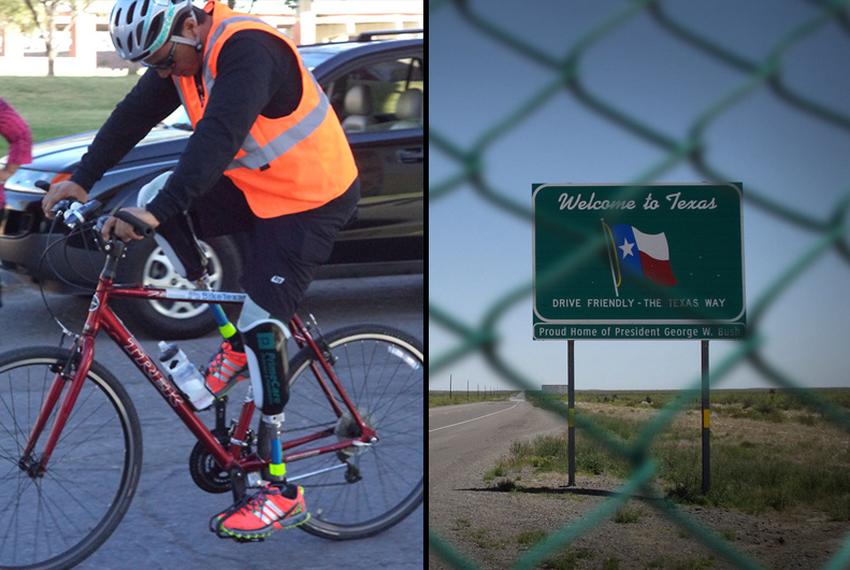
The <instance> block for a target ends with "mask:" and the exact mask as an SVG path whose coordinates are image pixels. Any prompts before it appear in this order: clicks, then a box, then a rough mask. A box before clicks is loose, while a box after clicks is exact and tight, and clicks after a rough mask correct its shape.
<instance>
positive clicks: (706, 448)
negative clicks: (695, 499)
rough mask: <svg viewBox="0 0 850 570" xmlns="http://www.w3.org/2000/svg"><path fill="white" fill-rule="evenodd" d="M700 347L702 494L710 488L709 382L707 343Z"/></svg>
mask: <svg viewBox="0 0 850 570" xmlns="http://www.w3.org/2000/svg"><path fill="white" fill-rule="evenodd" d="M700 344H701V345H702V494H703V495H707V494H708V491H709V489H710V488H711V401H710V394H711V380H710V375H709V371H708V341H707V340H703V341H701V343H700Z"/></svg>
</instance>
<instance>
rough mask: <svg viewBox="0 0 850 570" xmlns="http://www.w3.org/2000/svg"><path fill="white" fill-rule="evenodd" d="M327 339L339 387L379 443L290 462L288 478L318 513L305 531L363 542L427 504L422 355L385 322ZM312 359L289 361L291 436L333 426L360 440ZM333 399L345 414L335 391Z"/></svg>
mask: <svg viewBox="0 0 850 570" xmlns="http://www.w3.org/2000/svg"><path fill="white" fill-rule="evenodd" d="M325 341H326V342H327V343H328V345H329V346H330V350H331V353H332V354H333V356H334V357H335V359H336V362H335V363H334V367H333V368H334V371H335V373H336V375H337V377H338V378H339V380H340V383H341V384H342V386H343V388H344V389H345V391H346V392H347V394H348V396H349V398H350V399H351V401H352V402H353V403H354V405H355V407H356V408H357V410H358V412H359V414H360V415H361V417H362V418H363V419H364V420H365V422H366V423H367V424H368V425H370V426H372V427H373V428H374V429H375V430H377V432H378V437H379V441H378V442H377V443H375V444H374V445H371V446H364V447H351V448H346V449H345V450H343V451H342V452H339V453H326V454H322V455H318V456H315V457H311V458H309V459H303V460H299V461H296V462H290V463H289V464H288V465H287V470H288V473H287V477H288V478H289V479H290V480H291V481H293V482H295V483H296V484H298V485H302V486H303V487H304V490H305V495H304V496H305V499H306V502H307V509H308V510H309V511H310V513H311V514H312V518H311V520H310V521H309V522H308V523H306V524H304V525H302V526H300V527H299V528H301V529H303V530H305V531H307V532H309V533H311V534H315V535H317V536H321V537H323V538H329V539H333V540H348V539H356V538H363V537H367V536H371V535H373V534H376V533H378V532H381V531H383V530H385V529H387V528H389V527H391V526H392V525H394V524H396V523H398V522H399V521H401V520H402V519H404V518H405V517H406V516H407V515H409V514H410V513H411V512H412V511H413V510H415V509H416V508H417V507H418V506H419V505H420V503H421V502H422V498H423V488H424V485H423V478H424V472H425V469H424V460H425V452H424V415H423V407H424V406H423V402H424V400H423V398H424V390H425V382H424V378H423V373H424V362H423V350H422V345H421V344H420V343H419V341H418V340H416V339H414V338H413V337H411V336H409V335H407V334H405V333H403V332H401V331H398V330H395V329H391V328H389V327H383V326H378V325H363V326H354V327H349V328H344V329H340V330H337V331H334V332H331V333H330V334H327V335H325ZM313 359H314V355H313V353H312V352H311V351H310V350H309V349H304V350H302V351H300V352H299V353H298V354H297V355H296V356H295V357H294V358H293V359H292V361H291V363H290V371H291V376H290V400H289V403H288V404H287V405H286V410H285V413H286V420H285V422H284V431H285V433H286V437H287V439H290V438H291V437H299V436H300V435H305V434H306V433H312V432H316V431H318V429H319V428H320V427H334V428H335V432H336V434H337V437H338V438H339V439H343V438H345V439H347V438H351V437H356V436H357V435H359V433H358V430H357V426H356V424H355V423H354V422H353V421H351V418H350V416H349V414H348V413H347V412H346V413H345V414H344V415H343V417H342V418H337V417H336V415H335V414H334V412H333V410H332V408H331V407H330V405H329V404H328V401H327V398H326V396H325V394H324V392H323V391H322V390H321V388H320V387H319V385H318V383H317V382H316V381H315V378H314V377H313V372H312V370H311V369H310V366H309V365H310V363H311V362H312V361H313ZM323 375H324V373H323ZM326 383H327V384H328V386H329V387H330V388H331V390H332V391H333V388H332V386H330V382H329V381H327V380H326ZM334 398H335V400H336V401H337V402H338V404H339V406H340V407H341V408H342V409H343V410H345V405H344V403H343V402H342V400H341V399H340V398H339V396H337V395H336V394H335V393H334ZM299 432H300V433H299ZM293 451H297V450H293ZM343 459H344V460H346V461H347V463H344V462H343ZM348 465H350V466H351V467H348ZM331 468H333V469H331ZM322 470H325V471H324V472H322Z"/></svg>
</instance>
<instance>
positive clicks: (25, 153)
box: [0, 99, 32, 207]
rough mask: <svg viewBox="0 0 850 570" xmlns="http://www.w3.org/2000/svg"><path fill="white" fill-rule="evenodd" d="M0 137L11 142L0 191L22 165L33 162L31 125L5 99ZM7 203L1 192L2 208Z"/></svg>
mask: <svg viewBox="0 0 850 570" xmlns="http://www.w3.org/2000/svg"><path fill="white" fill-rule="evenodd" d="M0 135H2V136H3V138H5V139H6V140H7V141H8V142H9V156H8V158H7V159H6V165H5V166H4V167H3V169H2V170H0V189H2V188H3V186H4V185H5V184H6V180H8V179H9V177H10V176H12V174H14V173H15V171H16V170H17V169H18V167H19V166H20V165H22V164H27V163H29V162H32V134H31V133H30V128H29V125H27V123H26V121H24V119H23V118H21V116H20V115H19V114H18V113H17V112H16V111H15V109H14V108H13V107H12V106H11V105H10V104H9V103H7V102H6V101H4V100H3V99H0ZM5 203H6V194H5V192H4V191H0V207H2V206H3V205H4V204H5Z"/></svg>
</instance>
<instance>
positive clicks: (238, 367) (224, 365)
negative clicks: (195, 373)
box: [204, 340, 248, 398]
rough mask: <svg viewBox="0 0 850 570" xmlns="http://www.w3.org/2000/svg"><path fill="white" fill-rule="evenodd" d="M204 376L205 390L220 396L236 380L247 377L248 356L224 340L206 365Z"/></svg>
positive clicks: (232, 385) (231, 386)
mask: <svg viewBox="0 0 850 570" xmlns="http://www.w3.org/2000/svg"><path fill="white" fill-rule="evenodd" d="M204 376H205V378H206V384H207V390H209V391H210V393H211V394H212V395H213V396H215V397H216V398H220V397H222V396H224V395H225V394H226V393H227V392H228V391H229V390H230V389H231V388H233V387H234V386H235V385H236V383H237V382H240V381H242V380H245V379H246V378H247V377H248V357H247V356H245V353H244V352H240V351H238V350H234V348H233V345H232V344H231V343H230V341H229V340H225V341H224V342H222V343H221V347H219V349H218V352H217V353H215V355H214V356H213V357H212V360H210V363H209V364H208V365H207V367H206V370H205V371H204Z"/></svg>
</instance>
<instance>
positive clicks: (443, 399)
mask: <svg viewBox="0 0 850 570" xmlns="http://www.w3.org/2000/svg"><path fill="white" fill-rule="evenodd" d="M513 394H516V390H512V391H509V392H486V391H485V392H481V393H477V392H476V391H470V392H469V395H467V393H466V390H464V391H462V392H460V391H457V390H455V391H454V393H453V394H452V396H451V397H449V393H448V391H446V392H428V407H429V408H435V407H437V406H451V405H453V404H468V403H470V402H501V401H504V400H507V399H508V398H510V397H511V396H512V395H513Z"/></svg>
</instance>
